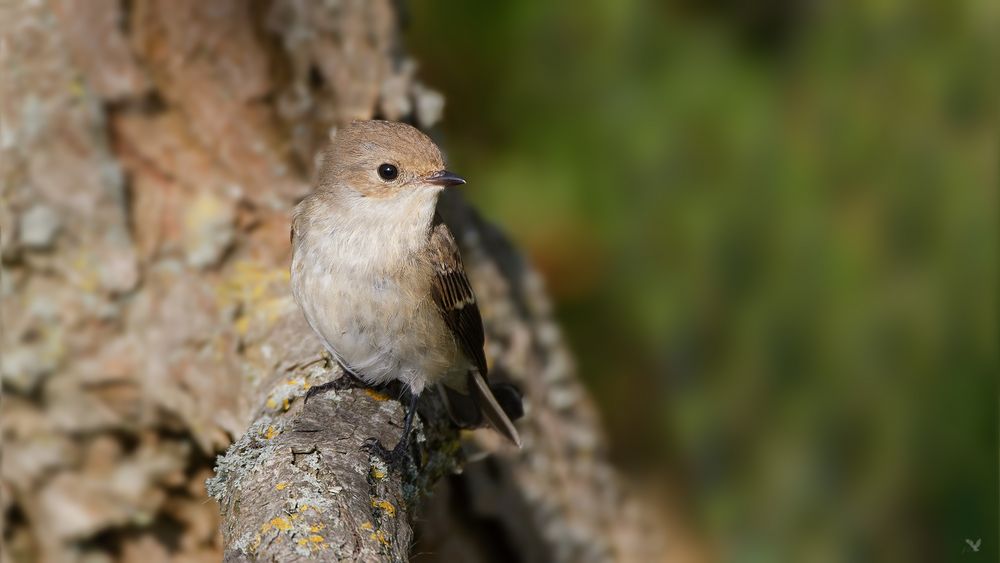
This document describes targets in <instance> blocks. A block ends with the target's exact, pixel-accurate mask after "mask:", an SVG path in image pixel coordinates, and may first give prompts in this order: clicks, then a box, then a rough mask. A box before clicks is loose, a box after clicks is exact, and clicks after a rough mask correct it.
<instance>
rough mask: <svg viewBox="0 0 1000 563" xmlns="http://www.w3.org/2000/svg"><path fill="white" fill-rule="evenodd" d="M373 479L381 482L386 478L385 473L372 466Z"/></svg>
mask: <svg viewBox="0 0 1000 563" xmlns="http://www.w3.org/2000/svg"><path fill="white" fill-rule="evenodd" d="M372 477H374V478H375V479H376V480H381V479H384V478H385V471H382V470H381V469H379V468H378V467H375V466H372Z"/></svg>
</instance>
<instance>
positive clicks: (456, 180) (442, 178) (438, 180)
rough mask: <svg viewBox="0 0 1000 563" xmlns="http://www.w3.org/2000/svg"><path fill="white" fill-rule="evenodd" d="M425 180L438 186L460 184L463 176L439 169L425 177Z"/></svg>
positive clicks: (463, 179) (463, 181) (462, 181)
mask: <svg viewBox="0 0 1000 563" xmlns="http://www.w3.org/2000/svg"><path fill="white" fill-rule="evenodd" d="M427 181H428V182H429V183H431V184H437V185H438V186H444V187H448V186H461V185H462V184H464V183H465V178H463V177H461V176H459V175H458V174H455V173H454V172H448V171H447V170H439V171H437V172H435V173H433V174H431V175H430V176H428V177H427Z"/></svg>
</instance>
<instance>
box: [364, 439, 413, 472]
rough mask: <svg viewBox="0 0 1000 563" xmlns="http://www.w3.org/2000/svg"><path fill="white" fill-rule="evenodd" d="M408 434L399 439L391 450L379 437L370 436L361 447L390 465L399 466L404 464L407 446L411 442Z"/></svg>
mask: <svg viewBox="0 0 1000 563" xmlns="http://www.w3.org/2000/svg"><path fill="white" fill-rule="evenodd" d="M407 438H408V437H407V436H404V437H403V438H401V439H400V440H399V443H398V444H396V446H395V447H394V448H392V449H391V450H390V449H388V448H386V447H385V446H383V445H382V443H381V442H379V441H378V438H368V439H367V440H365V442H364V443H363V444H361V449H362V450H363V451H365V452H368V453H369V454H370V455H372V456H375V457H377V458H379V459H381V460H382V461H384V462H385V463H386V465H389V466H391V467H399V466H400V465H402V463H403V461H404V460H405V459H406V446H407V445H408V444H409V440H408V439H407Z"/></svg>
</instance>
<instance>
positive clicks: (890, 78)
mask: <svg viewBox="0 0 1000 563" xmlns="http://www.w3.org/2000/svg"><path fill="white" fill-rule="evenodd" d="M998 13H1000V5H998V4H997V3H996V2H978V3H961V2H941V3H936V4H931V3H926V4H924V3H913V2H903V1H897V0H879V1H874V2H868V3H849V2H790V1H787V0H768V1H764V2H757V3H743V2H734V1H731V0H728V1H727V0H715V1H710V2H696V1H694V0H679V1H669V2H662V3H652V2H644V1H641V0H625V1H611V0H608V1H594V0H584V1H577V2H568V1H567V2H542V1H537V0H516V1H508V2H496V3H493V2H490V3H476V2H466V1H461V0H445V1H440V0H437V1H430V0H416V1H414V2H412V3H411V4H410V5H409V7H408V36H407V41H408V46H407V47H408V50H409V51H410V52H412V53H413V54H414V56H415V57H416V58H417V60H419V61H420V62H421V65H422V66H421V70H420V75H421V77H422V78H423V79H424V80H425V81H427V82H428V83H429V84H431V85H433V87H435V88H437V89H439V90H441V91H442V92H444V93H445V95H446V97H447V104H448V105H447V109H446V118H445V121H444V124H443V126H442V131H441V134H442V135H441V136H442V138H443V141H444V144H445V146H446V147H447V150H448V152H449V160H450V165H451V166H452V167H453V169H455V170H457V171H459V172H461V173H462V174H463V175H465V176H466V177H468V178H470V180H471V182H470V186H469V191H468V194H469V195H470V197H471V198H472V199H473V200H475V201H476V203H478V204H479V207H480V208H481V209H482V210H483V212H484V213H485V214H486V215H487V216H488V217H490V218H491V219H493V220H494V221H496V222H498V223H500V224H501V225H503V226H504V227H505V229H506V230H507V231H508V232H509V233H511V234H512V236H513V237H514V238H515V239H516V240H517V241H518V242H519V243H520V244H521V245H522V246H523V247H524V248H526V249H527V251H528V252H529V254H530V255H531V257H532V259H533V260H534V262H535V263H536V264H537V265H538V266H539V267H540V268H541V269H542V271H543V272H544V273H545V275H546V278H547V280H548V283H549V286H550V288H551V290H552V292H553V295H554V297H555V298H556V300H557V303H558V307H559V313H560V316H561V318H562V320H563V325H564V327H565V329H566V331H567V333H568V336H569V338H570V341H571V343H572V345H573V347H574V349H575V350H576V352H577V355H578V357H579V360H580V362H579V363H580V369H581V372H582V374H583V376H584V377H585V379H586V381H587V383H588V384H589V386H590V387H591V389H592V390H593V391H594V395H595V397H596V398H597V400H598V402H599V404H600V407H601V408H602V411H603V413H604V416H605V420H606V422H607V426H608V428H609V431H610V434H611V438H612V442H613V448H614V455H615V457H616V459H617V460H618V461H619V463H620V465H621V467H623V468H624V470H625V471H626V472H627V473H629V474H630V475H631V476H632V477H633V478H634V479H636V480H637V482H639V483H658V486H659V487H661V488H662V490H663V491H665V492H666V494H665V495H664V498H670V499H674V501H672V502H670V503H669V507H668V508H667V510H669V511H673V512H680V514H679V515H675V516H674V517H675V518H679V519H681V520H683V521H684V522H686V523H687V525H689V526H690V527H691V528H692V529H694V530H695V531H696V532H695V535H696V536H697V538H698V539H697V540H696V542H697V543H699V544H701V547H700V550H701V551H702V553H703V555H704V556H705V557H707V558H710V559H718V560H726V561H760V562H772V561H901V562H902V561H907V562H909V561H952V560H969V561H996V560H997V559H998V555H997V553H998V552H997V542H998V534H997V529H998V525H1000V522H998V517H997V508H998V499H1000V489H998V453H1000V450H998V445H997V429H998V418H997V402H998V390H997V374H998V357H997V342H998V338H997V336H998V335H997V322H996V319H997V311H998V309H997V267H996V262H997V257H998V252H997V242H998V236H997V211H998V199H997V176H996V170H997V156H998V149H997V139H998V137H997V129H996V128H995V127H994V125H995V123H996V117H997V112H996V106H995V102H996V101H997V97H998V90H997V88H996V80H995V76H996V74H997V69H998V68H1000V66H998V65H997V57H996V56H995V55H996V54H997V52H998V50H997V42H996V40H995V39H994V38H995V37H997V36H998V35H1000V31H998V30H1000V25H998V24H1000V17H998ZM677 499H680V500H679V501H678V500H677ZM977 538H981V539H982V543H981V544H980V550H979V552H974V551H973V550H972V549H971V547H970V546H969V545H968V544H967V543H966V541H965V540H966V539H970V540H972V541H973V542H974V541H975V540H976V539H977ZM670 541H671V539H670V538H669V537H668V538H667V542H668V544H669V542H670Z"/></svg>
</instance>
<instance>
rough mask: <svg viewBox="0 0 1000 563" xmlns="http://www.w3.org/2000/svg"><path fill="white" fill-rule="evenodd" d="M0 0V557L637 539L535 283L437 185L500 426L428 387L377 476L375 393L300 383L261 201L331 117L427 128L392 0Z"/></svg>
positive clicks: (379, 555) (388, 400)
mask: <svg viewBox="0 0 1000 563" xmlns="http://www.w3.org/2000/svg"><path fill="white" fill-rule="evenodd" d="M0 9H2V12H0V25H2V26H3V30H2V32H3V35H2V37H3V42H2V44H0V57H2V59H3V60H2V73H3V74H2V78H0V104H2V105H0V111H2V114H0V118H2V129H0V150H2V155H3V157H2V162H0V176H2V179H3V184H2V190H3V192H2V202H0V226H2V235H3V236H2V245H0V252H2V260H3V276H2V282H3V284H2V292H3V309H2V314H3V335H2V338H3V341H2V342H3V365H2V377H3V390H4V393H5V396H4V398H3V409H2V416H0V424H2V429H3V439H4V447H3V457H2V467H0V469H2V487H3V488H2V493H3V495H2V502H0V508H2V513H3V514H4V515H5V517H6V519H5V523H4V542H3V544H2V548H0V549H2V551H0V559H2V560H4V561H8V560H11V561H18V560H39V559H41V560H48V561H65V560H69V561H72V560H82V559H85V558H93V557H99V558H101V557H103V558H105V559H107V558H112V559H117V560H123V561H128V560H143V561H149V559H150V558H154V559H163V560H166V559H186V560H205V561H211V560H218V559H219V558H220V557H221V556H223V555H224V557H225V558H226V559H227V560H253V559H258V558H273V559H275V560H281V561H286V560H292V559H296V558H309V557H318V558H322V559H334V558H336V559H352V560H353V559H359V560H403V559H406V558H408V557H410V556H413V557H417V556H418V555H419V558H420V559H437V558H440V559H449V560H454V559H455V558H459V560H463V561H479V560H481V561H493V560H508V559H510V558H514V559H520V560H524V561H602V560H610V559H617V560H633V559H646V558H648V557H649V556H650V555H651V554H653V553H656V551H655V548H656V541H655V531H651V530H653V526H652V524H651V523H650V521H649V519H648V515H643V514H640V513H641V512H642V511H641V510H640V509H639V506H638V505H637V504H635V503H634V502H632V501H629V500H628V499H627V498H626V496H625V494H624V492H623V487H622V486H621V484H620V480H619V478H618V477H617V476H616V474H615V472H614V471H613V470H612V469H611V467H610V465H609V464H608V461H607V452H606V444H605V439H604V437H603V436H602V434H601V431H600V427H599V421H598V419H597V416H596V414H595V410H594V407H593V405H592V404H591V402H590V400H589V398H588V397H587V395H586V392H585V391H584V389H583V388H582V386H581V385H580V383H579V381H578V380H577V379H576V377H575V374H574V368H573V365H572V360H571V358H570V356H569V354H568V352H567V350H566V347H565V345H564V343H563V342H562V338H561V336H560V333H559V330H558V328H557V326H556V325H555V324H554V322H553V321H552V318H551V313H550V310H549V308H550V307H549V303H548V301H547V299H546V297H545V295H544V291H543V289H542V287H541V283H540V281H539V279H538V277H537V276H536V275H535V273H534V272H532V270H531V269H530V268H529V267H527V266H526V265H525V263H524V262H523V260H521V258H520V257H519V256H518V254H517V253H516V252H515V251H514V250H513V249H512V248H511V246H510V245H509V244H508V243H507V242H506V240H505V239H504V238H503V236H502V235H501V234H500V233H498V232H497V231H496V230H495V229H493V228H492V227H490V226H489V225H486V224H484V223H483V221H481V220H480V219H479V217H478V216H477V215H476V214H475V213H474V212H473V211H472V210H471V209H470V208H469V207H468V206H467V205H466V204H465V203H464V202H463V201H461V200H460V199H459V198H457V197H449V198H447V199H446V200H444V201H442V204H441V211H442V213H443V215H444V216H445V219H446V220H447V221H448V222H449V224H450V225H451V226H452V229H453V231H454V233H455V235H456V237H457V238H458V239H459V241H460V244H461V245H462V247H463V254H464V257H465V260H466V265H467V268H468V270H469V276H470V278H471V280H472V283H473V285H474V288H475V290H476V292H477V295H478V296H479V300H480V302H481V308H482V312H483V317H484V321H485V324H486V329H487V353H488V356H489V358H490V362H491V366H492V371H493V372H494V373H497V374H500V375H502V376H503V377H506V378H508V379H510V380H511V381H514V382H515V383H517V384H518V385H519V386H520V387H521V388H522V390H524V392H525V397H526V403H527V415H526V417H525V419H524V420H522V421H521V422H519V423H518V424H519V428H520V430H521V432H522V436H523V438H524V444H525V445H524V449H523V450H520V451H517V450H513V449H511V448H509V447H506V446H504V445H503V444H501V443H500V439H499V437H497V436H495V435H492V434H490V433H489V432H488V431H479V432H476V433H474V434H473V435H471V436H460V435H459V433H458V432H457V431H456V430H455V429H454V428H453V427H452V426H451V425H450V424H449V423H448V422H447V417H446V416H444V415H443V414H442V412H441V405H440V404H439V403H438V402H437V401H436V400H435V399H433V398H429V399H427V400H425V401H422V404H421V417H420V420H419V421H418V422H417V436H418V440H416V447H415V448H414V451H413V453H412V455H411V457H410V459H409V461H408V463H407V465H406V467H405V468H404V469H403V470H389V469H388V468H386V467H384V466H383V465H381V464H380V462H378V461H377V460H375V459H372V458H370V457H369V456H368V454H366V453H364V452H363V451H362V450H361V449H360V445H361V443H362V442H363V440H364V439H365V438H367V437H369V436H376V437H379V438H380V439H381V440H382V441H383V442H384V443H392V442H394V441H395V440H396V439H397V438H398V436H399V432H400V426H401V420H402V412H403V409H402V406H401V405H400V404H399V402H398V401H397V400H396V399H395V398H394V397H393V396H388V395H383V394H380V393H377V392H373V391H371V390H363V389H345V390H342V391H331V392H329V393H326V394H323V395H317V396H315V397H314V398H313V399H311V400H310V402H309V403H308V404H303V400H302V399H303V396H304V394H305V392H306V390H307V389H308V388H309V387H310V386H312V385H317V384H319V383H323V382H326V381H328V380H331V379H333V378H335V377H338V376H339V370H338V369H336V368H333V367H331V366H330V365H329V362H327V361H326V359H325V358H324V356H323V355H322V353H321V346H320V345H319V342H318V341H317V340H316V339H315V337H314V336H313V335H312V333H311V331H310V330H309V329H308V327H307V326H306V325H305V323H304V322H303V320H302V318H301V315H300V313H299V312H298V310H297V308H296V307H295V305H294V303H293V302H292V301H291V299H290V293H289V288H288V261H289V252H290V248H289V244H288V232H289V228H288V213H289V210H290V209H291V208H292V206H293V205H294V204H295V202H296V201H297V200H298V199H300V198H301V197H302V196H303V195H304V194H306V193H307V191H308V189H309V178H310V176H311V174H312V171H313V168H314V163H315V157H316V155H317V153H318V151H319V149H320V147H321V146H322V144H323V143H324V142H325V141H326V139H327V137H328V136H329V133H330V130H331V128H333V127H336V126H337V125H342V124H344V123H346V122H348V121H350V120H351V119H357V118H372V117H381V118H386V119H400V120H408V121H410V122H412V123H415V124H416V125H418V126H420V127H422V128H424V129H427V128H430V127H432V126H433V125H434V123H435V122H436V121H437V120H438V119H439V117H440V115H441V111H442V108H443V98H442V97H441V96H440V95H439V94H437V93H436V92H433V91H432V90H429V89H428V88H426V87H425V86H423V85H422V84H420V83H419V82H418V81H417V80H416V79H415V78H414V72H415V68H416V65H415V64H414V62H413V61H412V60H410V59H408V58H407V57H406V56H405V55H403V54H402V51H401V49H400V46H399V44H398V41H399V29H398V23H397V14H396V11H397V4H395V3H394V2H391V1H390V0H369V1H366V0H345V1H342V2H304V1H297V0H271V1H255V2H245V1H240V0H221V1H213V2H204V1H198V0H174V1H170V2H167V1H153V0H131V1H124V0H121V1H116V0H92V1H88V2H76V1H72V0H48V1H47V2H45V1H42V2H24V3H20V2H12V1H7V0H5V1H4V3H3V4H2V8H0ZM234 439H235V443H233V440H234ZM227 447H229V450H228V451H227V452H226V453H225V454H224V455H222V456H220V457H219V458H218V460H217V461H215V460H214V458H215V456H216V454H217V453H219V452H220V451H221V450H223V449H225V448H227ZM487 452H488V454H489V455H485V456H484V454H485V453H487ZM480 458H482V459H480ZM476 460H478V461H476ZM213 463H215V467H216V472H215V474H214V476H213V474H212V470H211V468H212V466H213ZM208 477H211V479H210V480H209V488H208V492H209V493H210V494H211V495H212V496H213V497H215V498H216V499H217V500H218V501H219V506H220V507H221V517H220V515H219V512H218V511H217V507H216V506H214V505H213V503H206V502H205V499H206V496H205V495H206V490H205V488H204V485H203V483H204V482H205V480H206V478H208ZM432 490H433V491H434V494H431V495H428V493H429V492H430V491H432ZM414 526H416V528H417V529H416V533H415V532H414ZM220 527H221V530H222V534H221V537H220V536H219V535H218V534H217V530H218V529H219V528H220ZM415 537H416V539H414V538H415ZM414 542H415V543H414Z"/></svg>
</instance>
